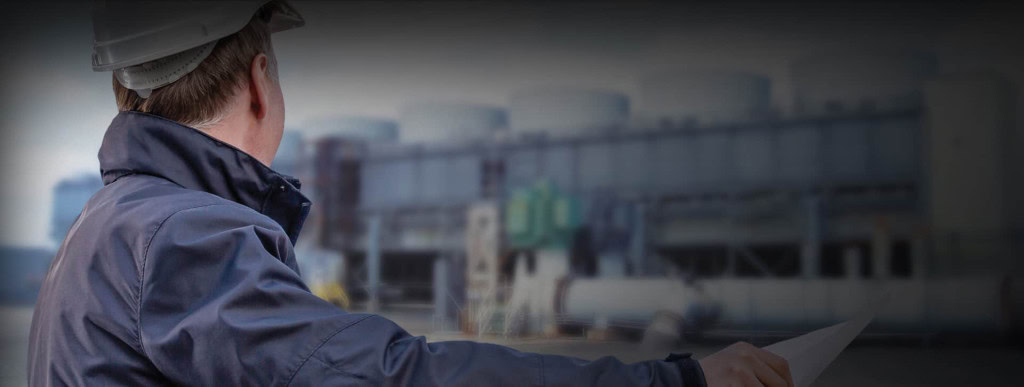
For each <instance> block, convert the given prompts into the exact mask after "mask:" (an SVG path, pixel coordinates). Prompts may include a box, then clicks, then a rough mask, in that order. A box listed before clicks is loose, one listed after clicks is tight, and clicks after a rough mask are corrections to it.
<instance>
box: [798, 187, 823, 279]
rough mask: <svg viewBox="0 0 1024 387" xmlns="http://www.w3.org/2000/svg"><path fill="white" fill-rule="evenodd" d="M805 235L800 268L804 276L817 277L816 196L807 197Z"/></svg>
mask: <svg viewBox="0 0 1024 387" xmlns="http://www.w3.org/2000/svg"><path fill="white" fill-rule="evenodd" d="M806 206H807V235H806V238H805V239H804V246H803V251H802V252H801V254H800V258H801V260H800V261H801V262H800V270H801V274H802V275H803V277H804V278H815V277H818V274H819V273H820V270H819V269H818V264H819V263H820V262H821V237H822V226H823V225H822V219H821V199H820V198H819V197H817V196H811V197H809V198H807V203H806Z"/></svg>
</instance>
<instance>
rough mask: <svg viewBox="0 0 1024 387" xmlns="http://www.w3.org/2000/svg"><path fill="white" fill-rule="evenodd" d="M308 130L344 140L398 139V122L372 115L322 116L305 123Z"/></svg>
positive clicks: (391, 140) (384, 140) (377, 141)
mask: <svg viewBox="0 0 1024 387" xmlns="http://www.w3.org/2000/svg"><path fill="white" fill-rule="evenodd" d="M306 127H307V128H306V129H307V130H309V131H310V132H314V133H319V134H322V135H325V136H331V137H337V138H342V139H346V140H363V141H367V142H374V143H380V142H394V141H397V140H398V123H397V122H395V121H394V120H391V119H387V118H382V117H373V116H359V115H354V116H335V117H323V118H318V119H316V120H313V121H310V122H308V123H307V124H306Z"/></svg>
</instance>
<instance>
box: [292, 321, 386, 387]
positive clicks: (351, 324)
mask: <svg viewBox="0 0 1024 387" xmlns="http://www.w3.org/2000/svg"><path fill="white" fill-rule="evenodd" d="M375 316H376V315H372V314H371V315H366V316H363V317H362V318H360V319H358V320H356V321H353V322H351V323H348V324H345V325H344V326H342V327H341V328H340V329H338V330H336V331H334V333H331V334H330V335H327V337H324V339H323V340H321V341H320V344H317V346H316V348H313V350H312V351H310V352H309V354H308V355H306V356H304V357H303V358H302V362H300V363H299V366H298V367H296V368H295V371H292V374H291V375H290V376H288V382H287V383H285V385H286V386H290V385H291V384H292V380H295V376H296V375H298V374H299V370H301V369H302V367H303V366H305V365H306V362H308V361H309V359H310V358H312V357H313V355H314V354H316V353H317V351H319V350H320V348H322V347H323V346H324V344H327V342H328V341H331V339H333V338H334V336H337V335H338V334H339V333H341V332H342V331H344V330H346V329H348V328H350V327H352V326H353V325H356V324H359V323H361V322H363V321H366V319H368V318H370V317H375Z"/></svg>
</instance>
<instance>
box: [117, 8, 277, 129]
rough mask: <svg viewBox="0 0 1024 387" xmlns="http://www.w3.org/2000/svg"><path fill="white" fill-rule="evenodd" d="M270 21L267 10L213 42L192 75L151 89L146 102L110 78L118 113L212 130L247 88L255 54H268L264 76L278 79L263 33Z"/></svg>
mask: <svg viewBox="0 0 1024 387" xmlns="http://www.w3.org/2000/svg"><path fill="white" fill-rule="evenodd" d="M269 16H270V12H269V11H267V10H263V11H260V12H257V14H256V15H255V16H253V18H252V20H250V21H249V24H246V26H245V27H244V28H242V30H240V31H238V32H237V33H234V34H232V35H229V36H227V37H224V38H221V39H220V40H219V41H217V44H216V45H215V46H214V48H213V51H212V52H210V55H209V56H207V57H206V59H203V61H202V63H200V64H199V66H198V67H196V69H195V70H192V71H191V72H189V73H188V74H185V75H184V76H183V77H181V78H180V79H178V80H177V81H174V82H173V83H171V84H169V85H167V86H163V87H160V88H157V89H156V90H153V92H152V94H150V95H149V97H148V98H142V97H140V96H139V95H138V94H137V93H136V92H135V91H134V90H131V89H128V88H126V87H124V86H123V85H121V83H120V82H118V80H117V77H114V81H113V82H114V98H115V99H116V100H117V109H118V110H119V111H137V112H143V113H149V114H154V115H158V116H161V117H164V118H167V119H170V120H174V121H177V122H179V123H181V124H183V125H187V126H191V127H194V128H200V129H204V128H207V127H210V126H213V125H215V124H216V123H217V122H219V121H220V120H221V119H223V118H224V114H225V113H227V104H228V102H229V101H230V100H231V97H232V96H234V95H235V93H236V92H238V90H240V89H243V88H244V87H246V85H247V84H248V82H249V80H250V78H249V66H250V65H251V64H252V60H253V58H254V57H256V55H259V54H260V53H265V54H267V57H268V59H269V65H268V66H267V71H268V73H269V74H270V75H271V76H272V77H274V78H275V79H276V77H277V64H276V61H275V59H274V56H273V51H272V47H271V41H270V31H269V30H268V29H267V20H268V18H269Z"/></svg>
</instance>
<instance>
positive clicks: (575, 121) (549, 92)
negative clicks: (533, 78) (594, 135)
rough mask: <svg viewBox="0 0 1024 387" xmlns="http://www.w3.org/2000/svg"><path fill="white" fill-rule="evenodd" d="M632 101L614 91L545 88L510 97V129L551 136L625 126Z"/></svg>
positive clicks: (522, 92)
mask: <svg viewBox="0 0 1024 387" xmlns="http://www.w3.org/2000/svg"><path fill="white" fill-rule="evenodd" d="M628 120H629V98H628V97H626V95H625V94H622V93H620V92H617V91H612V90H599V89H573V88H542V89H530V90H524V91H520V92H517V93H514V94H512V96H511V97H509V128H510V129H512V131H513V132H518V133H545V134H547V135H549V136H552V137H564V136H573V135H578V134H582V133H586V132H588V131H602V130H608V129H614V128H619V127H623V126H625V125H626V123H627V122H628Z"/></svg>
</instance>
